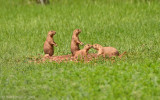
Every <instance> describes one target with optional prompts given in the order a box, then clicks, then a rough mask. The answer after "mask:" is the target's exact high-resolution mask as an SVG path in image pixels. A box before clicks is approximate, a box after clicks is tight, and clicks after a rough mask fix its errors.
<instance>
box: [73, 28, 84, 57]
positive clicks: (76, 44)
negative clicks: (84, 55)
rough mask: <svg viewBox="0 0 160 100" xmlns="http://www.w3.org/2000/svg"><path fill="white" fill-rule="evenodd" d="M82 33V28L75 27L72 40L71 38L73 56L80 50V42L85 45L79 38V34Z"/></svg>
mask: <svg viewBox="0 0 160 100" xmlns="http://www.w3.org/2000/svg"><path fill="white" fill-rule="evenodd" d="M80 33H81V30H80V29H75V30H74V31H73V35H72V40H71V53H72V56H74V55H75V52H76V51H78V50H80V48H79V44H80V45H83V43H82V42H81V41H80V40H79V38H78V35H79V34H80Z"/></svg>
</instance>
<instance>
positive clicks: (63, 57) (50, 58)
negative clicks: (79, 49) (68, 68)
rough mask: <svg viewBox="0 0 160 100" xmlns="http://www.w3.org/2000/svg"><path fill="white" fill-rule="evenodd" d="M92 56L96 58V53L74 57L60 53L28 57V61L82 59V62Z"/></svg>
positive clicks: (90, 58)
mask: <svg viewBox="0 0 160 100" xmlns="http://www.w3.org/2000/svg"><path fill="white" fill-rule="evenodd" d="M94 58H97V54H88V55H87V56H86V57H83V58H74V57H73V56H72V55H61V56H43V55H40V56H39V57H31V58H29V59H30V60H29V62H36V63H41V62H45V61H49V62H57V63H60V62H67V61H74V62H79V61H84V62H89V61H91V60H93V59H94Z"/></svg>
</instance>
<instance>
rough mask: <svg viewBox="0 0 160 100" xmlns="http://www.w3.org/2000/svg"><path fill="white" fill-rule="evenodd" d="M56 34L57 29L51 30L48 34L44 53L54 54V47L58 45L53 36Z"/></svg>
mask: <svg viewBox="0 0 160 100" xmlns="http://www.w3.org/2000/svg"><path fill="white" fill-rule="evenodd" d="M55 34H56V31H49V32H48V35H47V39H46V41H45V42H44V46H43V49H44V53H45V54H49V56H52V55H53V54H54V47H53V46H57V44H56V43H55V42H54V40H53V36H54V35H55Z"/></svg>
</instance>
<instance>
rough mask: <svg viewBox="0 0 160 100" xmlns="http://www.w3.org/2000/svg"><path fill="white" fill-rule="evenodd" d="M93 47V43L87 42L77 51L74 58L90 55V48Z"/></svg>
mask: <svg viewBox="0 0 160 100" xmlns="http://www.w3.org/2000/svg"><path fill="white" fill-rule="evenodd" d="M91 48H92V45H91V44H86V45H85V46H84V48H83V49H81V50H79V51H77V52H76V53H75V55H74V58H77V57H79V56H81V57H83V56H86V55H88V51H89V49H91Z"/></svg>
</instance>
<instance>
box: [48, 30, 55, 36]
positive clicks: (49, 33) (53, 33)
mask: <svg viewBox="0 0 160 100" xmlns="http://www.w3.org/2000/svg"><path fill="white" fill-rule="evenodd" d="M55 34H56V31H49V32H48V36H51V37H53V35H55Z"/></svg>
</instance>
